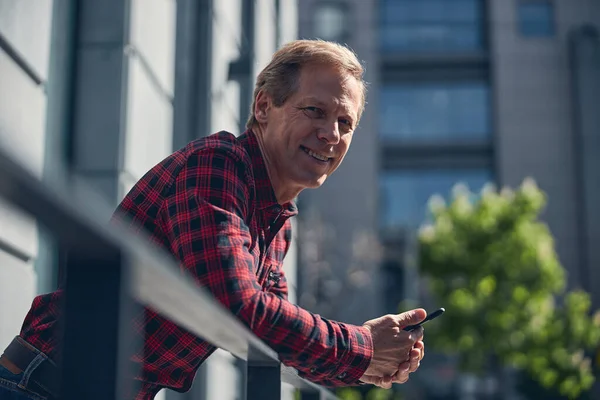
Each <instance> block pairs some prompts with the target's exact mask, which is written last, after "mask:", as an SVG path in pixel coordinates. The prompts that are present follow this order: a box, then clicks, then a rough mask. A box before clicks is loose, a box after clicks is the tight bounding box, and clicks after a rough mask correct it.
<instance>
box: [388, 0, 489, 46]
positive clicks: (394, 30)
mask: <svg viewBox="0 0 600 400" xmlns="http://www.w3.org/2000/svg"><path fill="white" fill-rule="evenodd" d="M380 4H381V7H380V10H379V11H380V21H381V32H380V34H381V37H380V40H381V46H382V48H383V49H384V50H391V51H396V52H408V53H423V52H427V53H431V52H453V51H473V50H479V49H481V48H482V47H483V37H482V36H483V35H482V33H483V21H482V19H483V10H482V7H483V5H482V1H481V0H450V1H449V0H380Z"/></svg>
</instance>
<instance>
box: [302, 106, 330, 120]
mask: <svg viewBox="0 0 600 400" xmlns="http://www.w3.org/2000/svg"><path fill="white" fill-rule="evenodd" d="M303 110H304V112H305V113H307V114H308V115H309V116H311V117H314V118H319V117H322V116H323V115H324V114H325V113H324V112H323V110H321V109H320V108H319V107H312V106H309V107H304V108H303Z"/></svg>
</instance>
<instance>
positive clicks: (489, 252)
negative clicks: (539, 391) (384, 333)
mask: <svg viewBox="0 0 600 400" xmlns="http://www.w3.org/2000/svg"><path fill="white" fill-rule="evenodd" d="M545 202H546V198H545V194H544V193H543V192H542V191H541V190H540V189H539V188H538V187H537V186H536V185H535V183H534V182H533V181H532V180H526V181H524V182H523V184H522V185H521V186H520V187H519V188H518V190H516V191H515V192H513V191H511V190H508V189H504V190H502V191H501V192H500V193H498V192H497V191H496V190H495V189H493V188H492V187H487V188H486V189H484V190H483V191H482V193H481V195H480V196H479V198H478V199H475V195H474V194H473V193H470V192H469V191H468V189H467V188H465V187H463V186H457V187H455V189H454V193H453V198H452V201H451V202H450V204H448V205H447V204H445V203H444V201H443V200H442V199H441V198H440V197H439V196H436V197H434V198H432V200H431V201H430V211H431V220H430V221H431V223H429V224H427V225H425V226H423V227H422V229H421V230H420V233H419V255H420V261H419V264H420V270H421V272H422V273H423V275H425V276H427V277H428V279H427V281H428V283H429V288H428V289H429V292H430V294H431V295H432V297H433V298H434V299H435V301H436V302H437V303H438V304H440V305H443V306H445V307H446V314H445V315H444V317H443V318H440V319H439V320H437V321H436V323H435V324H431V325H430V326H428V327H427V331H428V334H427V342H428V346H432V347H433V348H436V349H439V350H442V351H446V352H451V353H457V354H458V356H459V359H460V364H461V367H462V369H463V370H467V371H471V372H479V371H484V370H485V369H486V367H487V366H488V365H489V364H488V362H489V360H490V356H491V358H492V359H493V360H498V361H499V362H501V363H503V364H508V365H512V366H515V367H517V368H520V369H522V370H524V371H525V372H527V373H528V374H529V375H530V376H531V378H532V379H533V380H534V381H536V382H539V383H540V384H541V385H542V386H543V387H545V388H547V389H549V390H552V391H555V392H556V393H560V394H561V395H563V396H567V397H570V398H576V397H577V396H579V394H580V393H581V392H582V391H585V390H587V389H589V388H590V387H591V385H592V384H593V381H594V377H593V375H592V372H591V369H590V360H589V359H588V358H587V357H585V354H586V352H587V351H591V350H592V349H594V348H596V347H597V346H598V343H599V341H600V314H598V313H596V315H595V316H593V317H591V316H590V299H589V296H588V294H587V293H585V292H582V291H574V292H571V293H565V286H566V285H565V282H566V273H565V270H564V268H563V267H562V265H561V264H560V262H559V260H558V257H557V255H556V252H555V249H554V242H553V238H552V235H551V233H550V231H549V229H548V227H547V226H546V225H545V224H544V223H542V222H540V221H539V215H540V213H541V211H542V209H543V207H544V206H545Z"/></svg>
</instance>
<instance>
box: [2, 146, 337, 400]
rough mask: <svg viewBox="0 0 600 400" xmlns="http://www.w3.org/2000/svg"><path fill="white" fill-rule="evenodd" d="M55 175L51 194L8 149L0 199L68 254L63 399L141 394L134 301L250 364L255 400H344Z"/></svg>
mask: <svg viewBox="0 0 600 400" xmlns="http://www.w3.org/2000/svg"><path fill="white" fill-rule="evenodd" d="M55 175H56V176H62V177H63V179H56V181H54V182H52V186H49V185H48V184H47V183H44V182H42V181H40V180H39V179H37V178H36V177H35V175H34V174H33V173H32V172H30V171H29V170H28V169H27V168H25V167H24V166H23V165H21V163H19V162H17V161H16V160H15V159H14V158H13V157H12V156H11V155H9V154H8V152H7V151H6V150H5V149H4V148H3V147H2V146H1V145H0V197H4V198H5V199H6V200H8V201H9V202H10V203H12V204H14V205H15V206H17V207H18V208H20V209H22V210H23V211H25V212H26V213H28V214H30V215H32V216H33V217H35V218H36V220H37V222H38V223H40V224H42V225H44V226H45V227H46V228H47V229H48V230H49V231H50V232H52V233H53V234H54V235H55V237H56V238H57V239H58V241H59V243H60V244H61V246H63V247H66V248H67V249H69V257H68V259H67V262H66V264H67V265H66V268H67V271H66V284H65V297H66V300H65V306H64V307H65V313H64V315H66V318H65V319H64V320H63V321H61V323H63V324H65V329H64V331H65V337H64V338H63V353H64V355H63V360H62V371H63V384H62V387H63V390H64V398H65V399H77V400H80V399H82V398H85V399H88V400H95V399H102V400H106V399H109V398H115V399H122V398H124V397H125V395H124V393H127V392H131V390H133V389H134V387H133V386H132V383H131V382H133V381H134V380H133V379H131V377H132V375H131V374H137V373H138V372H139V371H135V370H133V369H132V366H131V363H130V362H129V359H130V356H131V354H133V353H132V352H133V351H134V349H135V347H136V346H140V345H141V344H140V343H134V342H133V340H134V339H135V336H134V335H133V333H132V329H131V328H128V327H126V325H128V324H130V321H131V320H132V319H133V317H134V316H135V315H136V312H138V313H139V311H140V310H139V309H136V306H135V304H134V303H135V302H134V300H135V301H137V302H139V303H141V304H144V305H146V306H148V307H151V308H152V309H154V310H156V311H158V312H159V313H160V314H161V315H164V316H165V317H167V318H168V319H169V320H171V321H173V322H175V323H177V324H178V325H180V326H181V327H183V328H185V329H187V330H188V331H190V332H191V333H193V334H194V335H196V336H199V337H202V338H204V339H205V340H207V341H208V342H210V343H211V344H213V345H215V346H216V347H219V348H222V349H224V350H226V351H229V352H230V353H231V354H233V355H234V356H236V357H238V358H241V359H243V360H245V361H247V362H248V379H247V388H246V389H247V391H246V395H247V398H248V399H260V400H271V399H280V396H281V382H282V381H283V382H285V383H289V384H291V385H293V386H294V387H295V388H297V389H299V390H300V391H301V394H302V397H303V398H304V399H337V397H336V396H335V395H334V394H333V393H332V392H330V391H329V390H327V389H325V388H322V387H320V386H318V385H315V384H314V383H311V382H309V381H306V380H304V379H302V378H300V377H299V376H298V373H297V371H295V370H294V369H292V368H288V367H283V368H281V363H280V361H279V358H278V357H277V354H276V353H275V351H273V350H272V349H271V348H270V347H269V346H267V345H266V344H265V343H264V342H262V341H261V340H260V339H258V337H256V336H255V335H254V334H253V333H252V332H251V331H250V330H249V329H248V328H247V327H246V326H244V325H243V324H242V323H241V322H240V321H239V320H238V319H237V318H236V317H235V316H234V315H233V314H231V312H230V311H229V310H227V309H226V308H225V307H224V306H223V305H221V304H220V303H219V302H218V301H216V300H215V299H214V297H213V296H212V294H211V293H210V292H209V291H208V290H206V289H204V288H202V287H198V286H196V285H194V284H192V283H191V282H193V280H192V279H191V278H189V279H186V278H185V277H184V276H183V275H182V272H180V271H179V268H178V267H177V265H176V264H175V262H174V260H173V259H172V257H170V256H169V255H167V254H166V253H165V252H162V251H159V250H157V249H156V248H153V247H151V246H149V245H148V244H147V243H144V242H143V241H142V240H141V239H140V238H136V237H132V236H131V235H127V233H126V232H125V231H124V230H121V229H119V228H118V227H113V226H111V227H109V226H107V225H106V223H104V222H103V219H102V218H101V217H100V216H101V215H103V214H106V215H109V212H110V210H109V208H108V206H107V205H106V204H105V203H102V202H100V201H99V200H98V198H97V196H94V195H92V192H91V191H89V190H87V189H86V188H85V187H84V186H82V185H81V183H76V182H75V181H73V180H71V181H70V182H69V183H67V179H66V177H67V176H68V175H67V174H66V173H64V174H55ZM84 205H85V207H84ZM89 210H94V212H90V211H89ZM112 346H114V347H112ZM106 347H108V348H109V349H110V348H114V349H116V350H114V351H106V350H103V349H105V348H106ZM90 358H92V360H93V362H90V361H89V359H90ZM86 360H88V361H86ZM74 382H75V383H74Z"/></svg>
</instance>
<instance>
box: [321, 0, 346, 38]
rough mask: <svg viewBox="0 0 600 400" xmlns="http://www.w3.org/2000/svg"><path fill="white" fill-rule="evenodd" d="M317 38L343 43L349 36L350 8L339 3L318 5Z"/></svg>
mask: <svg viewBox="0 0 600 400" xmlns="http://www.w3.org/2000/svg"><path fill="white" fill-rule="evenodd" d="M313 20H314V33H315V36H316V37H318V38H320V39H323V40H329V41H333V42H343V41H345V40H347V36H348V27H349V21H348V7H347V5H346V4H342V3H338V2H327V1H326V2H322V3H319V4H317V6H316V7H315V13H314V19H313Z"/></svg>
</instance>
